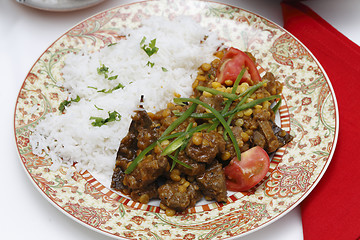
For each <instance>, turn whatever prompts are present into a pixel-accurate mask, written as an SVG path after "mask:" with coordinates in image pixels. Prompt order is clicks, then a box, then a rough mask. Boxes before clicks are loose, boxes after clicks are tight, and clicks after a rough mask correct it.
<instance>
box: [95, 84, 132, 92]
mask: <svg viewBox="0 0 360 240" xmlns="http://www.w3.org/2000/svg"><path fill="white" fill-rule="evenodd" d="M124 87H125V86H124V85H122V84H121V83H119V84H118V85H117V86H116V87H114V88H112V89H108V90H106V89H101V90H99V91H98V92H102V93H112V92H113V91H115V90H118V89H120V88H121V89H123V88H124Z"/></svg>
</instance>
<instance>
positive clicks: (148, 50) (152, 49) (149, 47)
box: [140, 37, 159, 57]
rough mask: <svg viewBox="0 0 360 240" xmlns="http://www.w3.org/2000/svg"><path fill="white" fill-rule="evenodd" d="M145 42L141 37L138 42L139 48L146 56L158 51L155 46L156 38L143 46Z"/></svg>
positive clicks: (144, 38)
mask: <svg viewBox="0 0 360 240" xmlns="http://www.w3.org/2000/svg"><path fill="white" fill-rule="evenodd" d="M145 41H146V37H143V38H142V40H141V42H140V47H141V49H143V50H144V51H145V52H146V54H147V55H148V56H149V57H150V56H151V55H153V54H155V53H157V51H158V50H159V48H157V47H156V46H155V45H156V38H154V39H153V40H151V41H150V43H149V44H145Z"/></svg>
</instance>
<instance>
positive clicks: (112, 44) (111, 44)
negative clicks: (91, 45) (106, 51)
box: [108, 42, 117, 47]
mask: <svg viewBox="0 0 360 240" xmlns="http://www.w3.org/2000/svg"><path fill="white" fill-rule="evenodd" d="M116 44H117V42H114V43H110V44H109V45H108V47H111V46H114V45H116Z"/></svg>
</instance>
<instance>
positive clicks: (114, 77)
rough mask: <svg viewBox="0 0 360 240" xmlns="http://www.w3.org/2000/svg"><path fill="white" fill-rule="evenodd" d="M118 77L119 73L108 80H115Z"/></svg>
mask: <svg viewBox="0 0 360 240" xmlns="http://www.w3.org/2000/svg"><path fill="white" fill-rule="evenodd" d="M117 78H118V75H114V76H111V77H109V78H108V80H115V79H117Z"/></svg>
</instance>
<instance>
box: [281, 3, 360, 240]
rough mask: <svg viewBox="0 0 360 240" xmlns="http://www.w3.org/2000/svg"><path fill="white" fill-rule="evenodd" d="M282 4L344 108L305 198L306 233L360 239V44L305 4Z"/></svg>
mask: <svg viewBox="0 0 360 240" xmlns="http://www.w3.org/2000/svg"><path fill="white" fill-rule="evenodd" d="M281 5H282V10H283V18H284V28H285V29H287V30H288V31H289V32H290V33H292V34H293V35H294V36H295V37H297V38H298V39H299V40H300V41H301V42H302V43H304V44H305V46H307V48H309V50H310V51H311V52H312V53H313V54H314V55H315V57H316V58H317V59H318V61H319V62H320V64H321V65H322V66H323V68H324V69H325V72H326V73H327V74H328V77H329V79H330V82H331V84H332V86H333V88H334V91H335V95H336V98H337V102H338V108H339V113H340V114H339V116H340V121H339V123H340V128H339V138H338V143H337V147H336V150H335V154H334V156H333V158H332V161H331V163H330V165H329V167H328V169H327V171H326V172H325V174H324V176H323V178H322V179H321V181H320V182H319V184H318V185H317V186H316V187H315V189H314V190H313V191H312V192H311V193H310V194H309V196H308V197H307V198H306V199H305V200H304V201H303V203H302V204H301V212H302V223H303V233H304V239H305V240H312V239H316V240H322V239H326V240H330V239H335V240H342V239H354V240H355V239H360V127H359V126H360V47H359V46H358V45H356V44H355V43H354V42H352V41H350V40H349V39H348V38H346V37H345V36H344V35H342V34H341V33H340V32H339V31H337V30H336V29H335V28H334V27H332V26H331V25H330V24H329V23H327V22H326V21H325V20H324V19H322V18H321V17H320V16H319V15H318V14H316V13H315V12H314V11H313V10H311V9H310V8H309V7H307V6H305V5H304V4H302V3H300V2H295V1H284V2H282V4H281Z"/></svg>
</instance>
